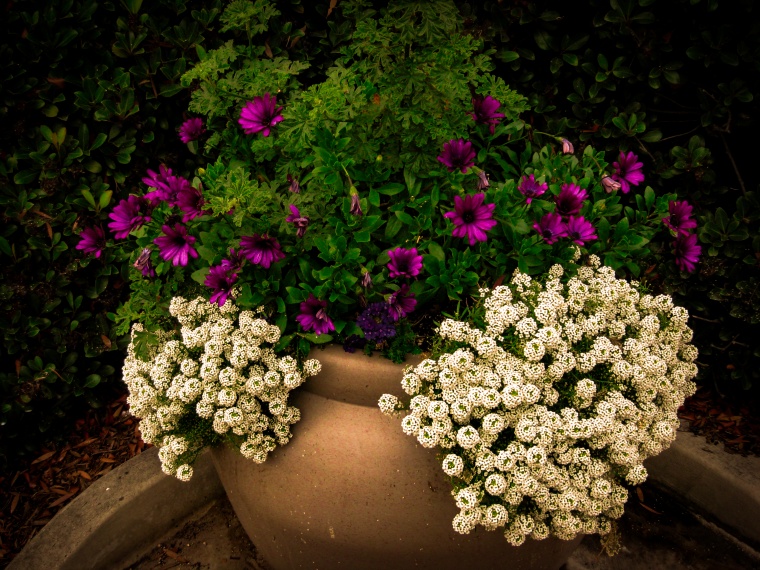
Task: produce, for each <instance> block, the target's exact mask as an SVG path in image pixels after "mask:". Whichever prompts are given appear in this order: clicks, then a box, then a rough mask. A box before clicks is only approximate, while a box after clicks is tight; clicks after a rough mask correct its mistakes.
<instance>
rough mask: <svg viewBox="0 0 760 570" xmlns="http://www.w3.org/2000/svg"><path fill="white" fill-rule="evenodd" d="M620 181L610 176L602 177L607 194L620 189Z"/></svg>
mask: <svg viewBox="0 0 760 570" xmlns="http://www.w3.org/2000/svg"><path fill="white" fill-rule="evenodd" d="M620 187H621V186H620V182H618V181H617V180H613V179H612V178H610V177H609V176H604V177H602V188H604V190H605V192H607V194H610V193H612V192H615V191H617V190H620Z"/></svg>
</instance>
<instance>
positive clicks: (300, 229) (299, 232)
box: [285, 204, 309, 237]
mask: <svg viewBox="0 0 760 570" xmlns="http://www.w3.org/2000/svg"><path fill="white" fill-rule="evenodd" d="M290 211H291V214H290V215H289V216H288V217H287V218H285V221H286V222H289V223H291V224H293V225H294V226H295V227H296V228H297V229H296V236H297V237H303V235H304V234H305V233H306V228H307V227H309V218H307V217H306V216H302V215H301V212H299V211H298V208H296V207H295V206H294V205H293V204H291V205H290Z"/></svg>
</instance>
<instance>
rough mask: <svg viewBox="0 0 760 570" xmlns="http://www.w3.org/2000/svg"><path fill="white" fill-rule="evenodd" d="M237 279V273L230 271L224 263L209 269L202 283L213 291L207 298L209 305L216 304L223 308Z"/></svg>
mask: <svg viewBox="0 0 760 570" xmlns="http://www.w3.org/2000/svg"><path fill="white" fill-rule="evenodd" d="M237 278H238V276H237V273H236V272H235V271H231V270H230V268H229V266H226V265H225V263H224V262H222V263H221V265H214V266H212V267H210V268H209V270H208V275H207V276H206V280H205V281H204V282H203V284H204V285H205V286H206V287H211V288H212V289H213V290H214V292H213V293H212V294H211V297H210V298H209V303H216V304H217V305H219V306H220V307H222V306H224V304H225V303H226V302H227V297H228V296H229V295H230V293H231V292H232V287H233V286H234V285H235V282H236V281H237Z"/></svg>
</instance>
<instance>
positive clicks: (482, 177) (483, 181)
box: [478, 170, 491, 190]
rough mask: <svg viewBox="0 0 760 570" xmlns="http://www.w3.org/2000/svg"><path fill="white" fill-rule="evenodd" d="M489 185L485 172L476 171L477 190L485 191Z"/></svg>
mask: <svg viewBox="0 0 760 570" xmlns="http://www.w3.org/2000/svg"><path fill="white" fill-rule="evenodd" d="M490 185H491V183H490V182H489V181H488V174H486V172H485V170H478V190H485V189H486V188H488V187H489V186H490Z"/></svg>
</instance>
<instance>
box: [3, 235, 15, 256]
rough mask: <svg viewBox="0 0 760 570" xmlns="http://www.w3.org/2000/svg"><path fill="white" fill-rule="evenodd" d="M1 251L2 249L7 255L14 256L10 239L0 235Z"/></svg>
mask: <svg viewBox="0 0 760 570" xmlns="http://www.w3.org/2000/svg"><path fill="white" fill-rule="evenodd" d="M0 251H2V252H3V253H4V254H5V255H8V256H11V257H12V256H13V250H11V244H9V243H8V240H7V239H5V238H4V237H2V236H0Z"/></svg>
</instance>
